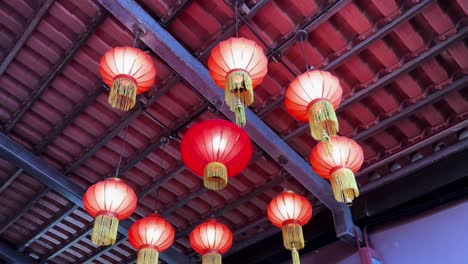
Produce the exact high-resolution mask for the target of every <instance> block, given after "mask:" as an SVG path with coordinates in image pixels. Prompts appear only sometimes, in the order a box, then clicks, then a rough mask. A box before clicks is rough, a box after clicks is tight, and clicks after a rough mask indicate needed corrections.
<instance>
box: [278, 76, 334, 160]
mask: <svg viewBox="0 0 468 264" xmlns="http://www.w3.org/2000/svg"><path fill="white" fill-rule="evenodd" d="M342 94H343V90H342V89H341V86H340V82H339V80H338V79H337V78H336V77H335V76H333V75H332V74H331V73H329V72H326V71H319V70H315V71H308V72H305V73H303V74H301V75H299V76H298V77H297V78H296V79H294V80H293V81H292V82H291V84H290V85H289V87H288V89H287V90H286V94H285V105H286V109H287V110H288V112H289V113H290V114H291V115H292V116H294V117H295V118H296V119H298V120H299V121H305V122H307V121H309V126H310V132H311V134H312V137H313V138H314V139H315V140H320V141H322V142H328V140H329V139H330V136H334V135H336V133H337V132H338V130H339V124H338V119H337V117H336V113H335V109H336V108H337V107H338V105H339V104H340V102H341V96H342ZM330 151H331V150H329V152H330Z"/></svg>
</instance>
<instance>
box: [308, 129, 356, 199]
mask: <svg viewBox="0 0 468 264" xmlns="http://www.w3.org/2000/svg"><path fill="white" fill-rule="evenodd" d="M330 144H331V145H332V148H333V152H332V154H331V155H328V154H327V153H326V149H325V147H324V145H323V144H322V143H318V144H317V145H316V146H315V147H314V149H313V150H312V153H311V154H310V164H311V165H312V168H313V169H314V171H315V172H317V174H318V175H320V176H322V177H323V178H325V179H329V180H330V183H331V186H332V189H333V193H334V195H335V199H336V200H337V201H339V202H342V203H346V204H347V205H348V206H351V205H352V203H353V200H354V197H358V196H359V190H358V187H357V184H356V179H355V178H354V173H356V172H357V171H358V170H359V169H360V168H361V165H362V163H363V162H364V153H363V152H362V148H361V146H360V145H359V144H358V143H356V141H354V140H352V139H349V138H347V137H341V136H334V137H331V138H330Z"/></svg>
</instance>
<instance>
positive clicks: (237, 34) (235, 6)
mask: <svg viewBox="0 0 468 264" xmlns="http://www.w3.org/2000/svg"><path fill="white" fill-rule="evenodd" d="M234 1H235V3H234V15H235V19H236V38H238V37H239V19H238V16H239V12H238V11H237V10H238V8H239V0H234Z"/></svg>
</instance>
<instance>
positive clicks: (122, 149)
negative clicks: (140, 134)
mask: <svg viewBox="0 0 468 264" xmlns="http://www.w3.org/2000/svg"><path fill="white" fill-rule="evenodd" d="M127 133H128V125H127V127H126V128H125V134H124V138H123V143H122V147H120V156H119V163H117V168H116V169H115V178H118V177H119V173H120V165H121V164H122V158H123V152H124V148H125V142H126V141H127Z"/></svg>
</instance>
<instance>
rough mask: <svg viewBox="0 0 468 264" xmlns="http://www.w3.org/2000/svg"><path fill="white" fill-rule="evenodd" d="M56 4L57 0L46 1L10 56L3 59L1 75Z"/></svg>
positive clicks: (9, 53)
mask: <svg viewBox="0 0 468 264" xmlns="http://www.w3.org/2000/svg"><path fill="white" fill-rule="evenodd" d="M54 2H55V0H46V1H44V3H43V4H42V6H41V8H40V9H39V10H38V11H37V12H36V14H35V15H34V18H33V19H32V20H31V22H29V25H28V26H27V27H26V29H25V30H24V31H23V34H21V37H20V38H19V39H17V40H16V41H15V45H14V46H13V48H11V50H10V51H9V52H8V55H7V56H6V57H5V59H3V62H2V64H0V75H3V73H4V72H5V70H6V69H7V68H8V66H9V65H10V63H11V62H12V61H13V59H14V58H15V57H16V54H17V53H18V52H19V51H20V50H21V48H22V47H23V46H24V43H26V41H27V40H28V39H29V37H30V36H31V35H32V33H33V32H34V30H35V29H36V27H37V25H39V22H41V20H42V18H43V17H44V15H45V14H47V11H49V8H50V7H51V6H52V4H53V3H54Z"/></svg>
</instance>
